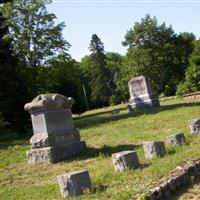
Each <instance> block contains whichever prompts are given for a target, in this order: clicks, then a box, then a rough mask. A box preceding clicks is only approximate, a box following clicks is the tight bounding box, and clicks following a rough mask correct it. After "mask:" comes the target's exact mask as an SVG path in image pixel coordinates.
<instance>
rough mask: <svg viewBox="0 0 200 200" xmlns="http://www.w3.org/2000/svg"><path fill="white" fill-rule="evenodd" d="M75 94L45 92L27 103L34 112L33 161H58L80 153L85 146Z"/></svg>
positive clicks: (31, 111)
mask: <svg viewBox="0 0 200 200" xmlns="http://www.w3.org/2000/svg"><path fill="white" fill-rule="evenodd" d="M73 104H74V100H73V99H72V98H67V97H65V96H63V95H60V94H41V95H39V96H37V97H36V98H35V99H33V101H32V102H30V103H28V104H26V105H25V110H26V111H28V112H29V113H30V114H31V121H32V126H33V133H34V134H33V136H32V138H31V139H30V143H31V150H29V151H27V155H28V161H29V163H37V162H38V163H40V162H44V163H54V162H58V161H61V160H63V159H66V158H68V157H71V156H72V155H75V154H78V153H79V152H81V151H82V150H83V149H84V148H85V146H86V145H85V142H84V141H80V136H79V131H78V130H77V129H75V128H74V125H73V120H72V113H71V107H72V105H73Z"/></svg>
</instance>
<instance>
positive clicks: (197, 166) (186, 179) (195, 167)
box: [132, 159, 200, 200]
mask: <svg viewBox="0 0 200 200" xmlns="http://www.w3.org/2000/svg"><path fill="white" fill-rule="evenodd" d="M199 177H200V159H198V160H191V161H187V162H186V163H185V164H183V165H179V166H177V167H176V169H175V170H174V171H172V173H171V177H170V178H165V179H163V180H161V181H160V183H159V184H158V185H157V186H156V187H154V188H153V189H150V190H149V191H147V192H145V193H143V194H140V195H139V196H137V197H136V198H135V200H136V199H137V200H167V199H171V197H172V196H173V195H175V194H176V192H177V191H179V190H181V189H182V188H184V187H187V186H190V185H191V183H195V182H197V181H199ZM132 200H134V198H132Z"/></svg>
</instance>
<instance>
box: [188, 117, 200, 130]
mask: <svg viewBox="0 0 200 200" xmlns="http://www.w3.org/2000/svg"><path fill="white" fill-rule="evenodd" d="M189 128H190V132H191V133H192V134H200V119H191V120H189Z"/></svg>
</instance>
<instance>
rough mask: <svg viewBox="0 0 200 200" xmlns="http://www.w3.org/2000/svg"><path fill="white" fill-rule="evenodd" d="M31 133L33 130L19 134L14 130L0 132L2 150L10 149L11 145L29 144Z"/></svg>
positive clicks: (0, 147)
mask: <svg viewBox="0 0 200 200" xmlns="http://www.w3.org/2000/svg"><path fill="white" fill-rule="evenodd" d="M31 135H32V134H31V132H27V133H26V134H17V133H13V132H5V133H3V134H0V150H1V149H8V148H9V147H10V146H15V145H20V146H23V145H28V144H29V139H30V138H31Z"/></svg>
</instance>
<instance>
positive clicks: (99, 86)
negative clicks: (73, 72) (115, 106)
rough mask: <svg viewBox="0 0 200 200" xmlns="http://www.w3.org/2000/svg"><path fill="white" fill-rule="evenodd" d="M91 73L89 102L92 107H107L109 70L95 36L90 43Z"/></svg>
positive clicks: (101, 47)
mask: <svg viewBox="0 0 200 200" xmlns="http://www.w3.org/2000/svg"><path fill="white" fill-rule="evenodd" d="M89 49H90V51H91V59H92V67H91V69H92V71H91V101H92V102H93V105H94V107H102V106H107V105H108V104H109V98H110V94H111V91H110V88H109V87H110V80H109V70H108V68H107V67H106V55H105V53H104V45H103V43H102V42H101V40H100V39H99V37H98V36H97V35H96V34H93V35H92V39H91V42H90V47H89Z"/></svg>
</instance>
